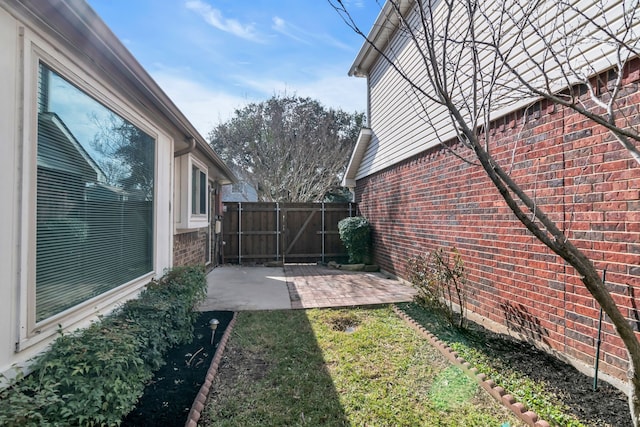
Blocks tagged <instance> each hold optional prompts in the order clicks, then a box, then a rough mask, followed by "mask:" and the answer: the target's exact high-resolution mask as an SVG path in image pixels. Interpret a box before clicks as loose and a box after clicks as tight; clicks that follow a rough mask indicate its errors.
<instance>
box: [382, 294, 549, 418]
mask: <svg viewBox="0 0 640 427" xmlns="http://www.w3.org/2000/svg"><path fill="white" fill-rule="evenodd" d="M393 311H395V312H396V314H397V315H398V316H400V317H401V318H402V319H403V320H404V321H405V322H406V323H408V324H409V325H410V326H411V327H412V328H414V329H415V330H417V331H418V332H419V333H420V334H421V335H423V336H424V337H425V338H427V339H428V340H429V342H430V343H431V345H432V346H434V347H435V348H436V349H438V351H440V353H442V355H444V356H445V357H446V358H447V359H449V361H450V362H452V363H453V364H455V365H457V366H459V367H460V368H461V369H462V370H463V371H464V372H465V373H466V374H467V375H469V376H471V377H472V378H473V379H474V380H475V381H476V382H477V383H478V384H479V385H480V386H481V387H482V388H483V389H485V391H487V392H488V393H489V395H491V397H493V398H494V399H495V400H497V401H498V402H499V403H501V404H502V405H503V406H505V407H506V408H507V409H509V410H510V411H511V412H513V414H514V415H515V416H516V417H518V418H519V419H521V420H522V421H524V422H525V423H527V424H528V425H529V426H531V427H550V424H549V423H548V422H547V421H544V420H542V419H540V417H538V414H536V413H535V412H533V411H530V410H528V409H527V407H526V406H525V405H523V404H522V403H521V402H518V401H516V399H515V397H513V396H512V395H510V394H507V392H506V390H505V389H504V388H502V387H500V386H498V385H496V383H495V382H494V381H493V380H492V379H490V378H488V377H487V376H486V375H485V374H483V373H479V372H478V369H477V368H475V367H472V366H471V364H470V363H469V362H467V361H466V360H464V359H463V358H462V357H460V356H459V355H458V353H456V352H455V351H454V350H453V349H452V348H451V347H449V346H448V345H447V344H446V343H445V342H443V341H441V340H440V339H439V338H437V337H436V336H435V335H434V334H432V333H431V332H429V331H428V330H427V329H426V328H425V327H424V326H422V325H420V324H419V323H418V322H416V321H415V320H414V319H413V318H412V317H411V316H409V315H408V314H407V313H405V312H404V311H402V310H401V309H400V308H398V306H396V305H395V304H394V305H393Z"/></svg>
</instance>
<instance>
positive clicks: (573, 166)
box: [356, 61, 640, 379]
mask: <svg viewBox="0 0 640 427" xmlns="http://www.w3.org/2000/svg"><path fill="white" fill-rule="evenodd" d="M639 69H640V65H639V62H638V61H636V62H635V63H633V64H632V67H630V68H629V69H628V70H627V73H626V80H625V83H626V89H625V96H624V99H623V100H622V103H621V105H625V108H627V110H628V111H627V112H628V115H629V116H630V117H631V120H632V121H633V123H635V124H636V125H637V124H638V123H640V113H639V112H638V106H639V105H640V91H639V90H638V82H639V80H640V79H639ZM374 131H375V129H374ZM489 132H490V136H491V143H490V144H491V150H492V153H493V155H494V156H495V158H496V159H498V161H499V162H500V164H501V165H502V166H503V167H504V168H505V169H506V170H507V171H510V172H511V175H512V177H513V178H514V179H515V180H516V182H518V183H519V184H520V185H521V186H522V187H523V188H525V189H526V190H528V193H529V195H530V196H532V197H533V198H535V200H536V201H537V203H538V206H540V208H542V209H544V211H545V212H546V213H547V214H548V216H549V217H551V218H552V219H553V220H554V221H556V222H557V224H558V225H559V226H560V228H561V229H563V230H564V231H565V233H566V235H567V236H568V237H569V238H570V239H571V240H572V241H573V242H574V244H575V245H576V246H577V247H578V248H580V249H582V250H583V251H584V252H585V253H586V254H587V255H588V256H589V257H590V258H591V259H592V260H593V262H594V264H595V266H596V268H598V269H599V270H600V271H602V269H604V268H605V267H606V268H607V269H608V270H607V283H608V285H609V288H610V289H611V291H612V292H613V295H614V298H615V299H616V301H617V302H618V303H619V305H620V307H621V308H622V312H623V314H624V315H625V316H627V317H628V318H629V320H630V321H632V322H635V324H636V329H638V326H639V325H640V313H639V312H638V309H636V307H638V306H640V301H638V300H637V298H635V297H637V296H640V194H639V189H640V167H639V166H638V165H637V164H636V163H635V162H634V161H632V160H631V159H630V156H629V154H628V153H627V152H626V151H625V150H624V149H622V148H621V147H620V146H619V144H618V143H617V142H616V141H615V139H614V138H613V137H612V135H611V134H610V133H609V132H608V131H607V130H606V129H604V128H602V127H599V126H595V125H594V124H593V123H592V122H590V121H588V120H586V119H584V118H583V117H581V116H580V115H578V114H576V113H574V112H572V111H570V110H567V109H563V108H559V107H554V106H553V105H548V104H546V103H544V102H541V103H538V104H536V105H534V106H531V107H529V108H528V109H526V110H523V111H518V112H516V113H512V114H510V115H508V116H506V117H503V118H501V119H499V120H497V121H496V122H494V123H493V125H492V127H491V128H490V129H489ZM449 145H450V147H451V149H453V150H455V151H457V152H458V153H459V154H460V155H462V156H463V157H465V158H468V159H471V160H473V156H472V153H471V152H470V151H468V150H466V149H465V148H464V147H462V146H460V145H459V144H458V145H456V144H453V143H451V144H449ZM356 202H357V203H358V204H359V208H360V210H361V212H362V214H363V215H364V216H365V217H367V218H368V219H369V220H370V222H371V223H372V227H373V241H374V247H375V248H374V256H375V261H376V262H377V263H379V264H380V265H381V266H382V267H383V268H384V269H386V270H388V271H391V272H393V273H395V274H398V275H399V276H404V277H406V261H407V258H409V257H411V256H416V255H423V254H425V252H428V251H431V250H434V249H436V248H439V247H444V248H450V247H453V246H455V247H456V248H458V250H459V251H460V253H461V255H462V257H463V260H464V262H465V267H466V272H467V277H468V280H469V286H470V288H471V292H469V293H468V296H469V300H470V301H469V303H470V309H471V310H472V311H474V312H475V313H477V314H479V315H480V316H482V317H485V318H488V319H491V320H492V321H495V322H498V323H500V324H502V325H506V326H509V327H510V328H511V329H513V330H516V331H518V332H520V333H522V334H525V335H526V336H528V337H530V338H532V339H534V340H536V341H538V342H540V343H543V344H544V345H546V346H548V347H549V348H551V349H553V350H556V351H559V352H562V353H564V354H565V355H568V356H570V357H571V358H573V359H577V360H579V361H582V362H584V363H585V364H587V365H589V366H593V362H594V354H595V337H596V333H597V320H598V310H599V306H598V304H597V303H596V302H595V301H594V299H593V298H592V297H591V295H590V294H589V293H588V292H587V290H586V289H585V287H584V286H583V285H582V282H581V281H580V278H579V277H577V276H576V275H575V273H574V270H573V269H572V268H571V267H570V266H569V265H568V264H566V263H565V262H564V261H563V260H562V259H561V258H559V257H558V256H556V255H555V254H553V253H552V252H551V251H550V250H549V249H547V248H546V247H545V246H544V245H542V244H541V243H539V242H538V241H537V240H536V239H535V238H534V237H533V236H532V235H531V234H530V233H529V232H528V231H527V230H526V229H525V227H524V226H523V225H522V224H521V223H520V222H519V221H518V220H517V219H516V218H515V215H513V213H511V211H510V210H509V208H508V207H507V206H506V204H505V202H504V201H503V200H502V198H501V197H500V195H499V194H498V192H497V190H496V189H495V188H494V186H493V184H492V183H491V182H490V181H489V179H488V178H487V177H486V175H485V172H484V171H483V170H482V169H481V167H480V166H476V165H473V164H468V163H465V162H463V161H461V160H460V159H458V158H457V157H455V156H453V155H452V154H451V153H449V152H447V151H446V150H444V149H443V148H441V147H436V148H434V149H431V150H428V151H425V152H423V153H421V154H419V155H417V156H415V157H413V158H410V159H408V160H406V161H404V162H402V163H399V164H397V165H394V166H393V167H391V168H389V169H387V170H384V171H381V172H379V173H377V174H375V175H372V176H369V177H367V178H365V179H362V180H359V181H358V183H357V188H356ZM603 332H604V335H603V343H602V347H601V355H602V357H603V361H604V362H601V365H600V366H601V369H603V371H604V372H607V373H609V374H611V375H613V376H615V377H617V378H621V379H624V378H625V375H626V369H627V368H626V366H627V364H626V351H625V350H624V347H623V345H622V343H621V341H620V340H619V338H618V337H617V335H616V334H615V331H614V329H613V327H612V325H611V323H609V322H608V321H606V318H605V323H604V327H603Z"/></svg>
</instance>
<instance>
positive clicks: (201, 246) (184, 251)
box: [173, 228, 207, 267]
mask: <svg viewBox="0 0 640 427" xmlns="http://www.w3.org/2000/svg"><path fill="white" fill-rule="evenodd" d="M206 247H207V229H206V228H202V229H199V230H196V231H191V232H188V233H180V234H176V235H175V236H173V265H174V266H176V267H179V266H185V265H204V264H205V262H206Z"/></svg>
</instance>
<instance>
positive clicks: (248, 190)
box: [222, 181, 258, 202]
mask: <svg viewBox="0 0 640 427" xmlns="http://www.w3.org/2000/svg"><path fill="white" fill-rule="evenodd" d="M222 201H223V202H257V201H258V192H257V191H256V189H255V188H254V187H253V186H252V185H251V184H249V183H248V182H246V181H238V182H237V183H235V184H229V185H223V186H222Z"/></svg>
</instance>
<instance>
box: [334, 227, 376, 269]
mask: <svg viewBox="0 0 640 427" xmlns="http://www.w3.org/2000/svg"><path fill="white" fill-rule="evenodd" d="M338 231H339V232H340V240H342V243H344V246H345V247H346V248H347V252H348V253H349V262H350V263H353V264H360V263H365V264H366V263H369V262H370V261H371V255H370V254H371V226H370V225H369V221H367V219H366V218H364V217H362V216H352V217H349V218H345V219H343V220H341V221H340V222H338Z"/></svg>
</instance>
